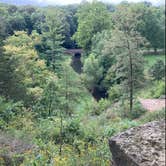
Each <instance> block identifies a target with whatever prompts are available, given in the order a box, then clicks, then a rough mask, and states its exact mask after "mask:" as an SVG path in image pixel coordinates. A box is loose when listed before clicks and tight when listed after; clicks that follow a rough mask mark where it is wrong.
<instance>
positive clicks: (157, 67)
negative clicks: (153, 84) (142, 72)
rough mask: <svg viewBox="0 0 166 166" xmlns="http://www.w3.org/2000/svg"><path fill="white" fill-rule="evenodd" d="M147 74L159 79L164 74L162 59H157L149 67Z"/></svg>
mask: <svg viewBox="0 0 166 166" xmlns="http://www.w3.org/2000/svg"><path fill="white" fill-rule="evenodd" d="M149 74H150V75H151V76H152V77H153V78H154V79H155V80H160V79H162V78H163V77H164V75H165V66H164V62H163V61H162V60H158V61H157V62H156V63H155V64H154V65H153V66H152V67H151V68H150V69H149Z"/></svg>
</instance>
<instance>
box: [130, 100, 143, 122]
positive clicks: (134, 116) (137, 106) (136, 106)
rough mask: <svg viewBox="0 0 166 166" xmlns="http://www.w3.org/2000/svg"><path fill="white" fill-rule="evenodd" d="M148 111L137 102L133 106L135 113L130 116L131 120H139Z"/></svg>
mask: <svg viewBox="0 0 166 166" xmlns="http://www.w3.org/2000/svg"><path fill="white" fill-rule="evenodd" d="M145 112H146V110H145V109H144V108H143V107H142V105H141V103H140V102H136V103H135V104H134V106H133V111H132V112H131V113H130V114H129V118H131V119H137V118H139V117H140V116H141V115H143V114H145Z"/></svg>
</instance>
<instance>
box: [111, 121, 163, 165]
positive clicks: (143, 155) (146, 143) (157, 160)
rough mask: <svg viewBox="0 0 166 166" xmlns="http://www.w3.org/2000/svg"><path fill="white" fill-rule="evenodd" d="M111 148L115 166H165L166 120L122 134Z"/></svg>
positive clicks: (116, 137) (150, 123) (114, 138)
mask: <svg viewBox="0 0 166 166" xmlns="http://www.w3.org/2000/svg"><path fill="white" fill-rule="evenodd" d="M109 146H110V150H111V153H112V162H113V166H165V120H162V121H154V122H149V123H147V124H145V125H142V126H139V127H135V128H131V129H129V130H127V131H125V132H123V133H120V134H119V135H117V136H115V137H112V138H111V139H110V140H109Z"/></svg>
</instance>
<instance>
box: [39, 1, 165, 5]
mask: <svg viewBox="0 0 166 166" xmlns="http://www.w3.org/2000/svg"><path fill="white" fill-rule="evenodd" d="M36 1H38V2H45V3H48V4H62V5H67V4H74V3H80V2H81V1H82V0H36ZM88 1H92V0H88ZM101 1H104V2H110V3H112V4H117V3H120V2H121V1H122V0H101ZM141 1H145V0H128V2H141ZM146 1H148V2H151V3H152V4H153V5H160V4H165V0H146Z"/></svg>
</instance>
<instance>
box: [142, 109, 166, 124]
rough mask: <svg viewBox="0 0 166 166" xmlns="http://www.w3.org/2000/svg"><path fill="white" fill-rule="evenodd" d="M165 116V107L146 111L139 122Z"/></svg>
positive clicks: (159, 118)
mask: <svg viewBox="0 0 166 166" xmlns="http://www.w3.org/2000/svg"><path fill="white" fill-rule="evenodd" d="M164 118H165V109H162V110H160V111H155V112H147V113H146V114H145V115H144V116H143V117H142V118H141V119H140V122H143V123H147V122H151V121H155V120H161V119H164Z"/></svg>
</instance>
